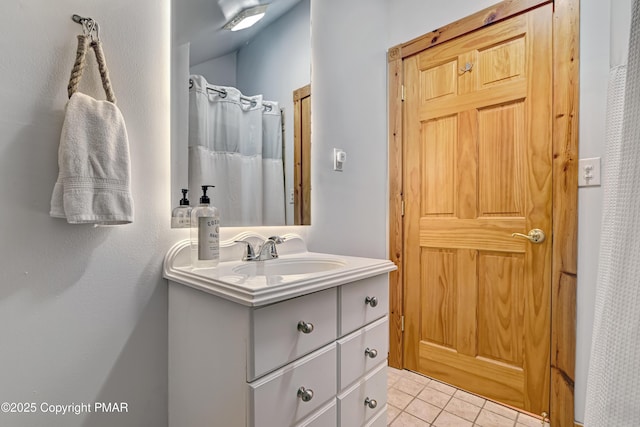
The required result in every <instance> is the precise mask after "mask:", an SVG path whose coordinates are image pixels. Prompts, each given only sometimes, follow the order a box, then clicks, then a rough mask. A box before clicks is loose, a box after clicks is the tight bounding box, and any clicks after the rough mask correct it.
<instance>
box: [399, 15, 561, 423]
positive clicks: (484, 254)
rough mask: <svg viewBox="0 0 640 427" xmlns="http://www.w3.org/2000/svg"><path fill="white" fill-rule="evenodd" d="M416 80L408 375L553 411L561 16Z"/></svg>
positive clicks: (407, 235) (531, 19) (406, 171)
mask: <svg viewBox="0 0 640 427" xmlns="http://www.w3.org/2000/svg"><path fill="white" fill-rule="evenodd" d="M404 78H405V83H404V84H405V88H406V95H405V103H404V120H405V122H404V137H405V139H404V141H405V143H404V148H403V150H404V153H403V157H404V165H403V182H404V184H403V186H404V200H405V206H406V209H405V221H404V248H405V262H404V271H405V276H404V277H405V279H404V283H405V294H404V295H405V296H404V304H405V336H404V357H405V360H404V364H405V367H406V368H408V369H411V370H415V371H418V372H421V373H424V374H426V375H429V376H431V377H433V378H436V379H440V380H442V381H445V382H447V383H450V384H454V385H456V386H459V387H461V388H464V389H466V390H469V391H471V392H474V393H478V394H480V395H483V396H486V397H488V398H491V399H494V400H498V401H501V402H504V403H506V404H509V405H512V406H515V407H518V408H522V409H524V410H526V411H529V412H532V413H536V414H540V413H542V412H543V411H546V412H548V410H549V381H550V350H549V348H550V312H551V310H550V283H551V244H552V239H551V230H552V228H551V213H552V211H551V207H552V206H551V200H552V154H551V153H552V117H551V112H552V105H551V101H552V5H551V4H548V5H546V6H542V7H539V8H536V9H534V10H531V11H529V12H527V13H526V14H521V15H518V16H516V17H513V18H510V19H508V20H506V21H502V22H500V23H497V24H495V25H492V26H489V27H486V28H482V29H479V30H477V31H475V32H472V33H469V34H467V35H465V36H462V37H459V38H457V39H454V40H451V41H448V42H445V43H443V44H441V45H438V46H435V47H433V48H430V49H426V50H424V51H422V52H420V53H418V54H415V55H413V56H410V57H408V58H406V59H405V60H404ZM535 228H537V229H541V230H543V231H544V232H545V233H546V234H547V236H546V240H544V241H543V242H541V243H532V242H530V241H529V240H527V239H525V238H522V237H512V233H522V234H527V233H528V232H529V230H532V229H535Z"/></svg>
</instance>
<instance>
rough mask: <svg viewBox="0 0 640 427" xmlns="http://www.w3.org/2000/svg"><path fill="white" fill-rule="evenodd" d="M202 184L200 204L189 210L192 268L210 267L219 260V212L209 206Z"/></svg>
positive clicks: (204, 186) (204, 187)
mask: <svg viewBox="0 0 640 427" xmlns="http://www.w3.org/2000/svg"><path fill="white" fill-rule="evenodd" d="M209 187H211V188H213V187H214V186H213V185H203V186H202V197H200V204H199V205H198V206H196V207H195V208H193V210H192V211H191V265H192V266H193V268H210V267H215V266H217V265H218V262H219V261H220V214H219V213H218V209H217V208H215V207H213V206H209V203H210V199H209V197H208V196H207V188H209Z"/></svg>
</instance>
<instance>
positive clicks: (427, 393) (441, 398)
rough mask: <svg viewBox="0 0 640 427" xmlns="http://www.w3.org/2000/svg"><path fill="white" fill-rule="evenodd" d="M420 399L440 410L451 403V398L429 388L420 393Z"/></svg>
mask: <svg viewBox="0 0 640 427" xmlns="http://www.w3.org/2000/svg"><path fill="white" fill-rule="evenodd" d="M418 399H420V400H424V401H425V402H428V403H431V404H432V405H435V406H437V407H438V408H444V407H445V406H447V403H449V400H451V396H449V395H448V394H445V393H443V392H441V391H438V390H435V389H432V388H430V387H428V386H427V387H425V388H424V390H422V391H421V392H420V394H419V395H418Z"/></svg>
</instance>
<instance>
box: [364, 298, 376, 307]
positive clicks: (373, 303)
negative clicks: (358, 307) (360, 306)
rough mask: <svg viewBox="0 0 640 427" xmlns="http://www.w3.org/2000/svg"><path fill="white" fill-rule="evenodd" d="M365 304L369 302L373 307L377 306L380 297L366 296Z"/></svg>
mask: <svg viewBox="0 0 640 427" xmlns="http://www.w3.org/2000/svg"><path fill="white" fill-rule="evenodd" d="M364 303H365V304H369V305H370V306H371V307H375V306H377V305H378V298H376V297H366V298H365V299H364Z"/></svg>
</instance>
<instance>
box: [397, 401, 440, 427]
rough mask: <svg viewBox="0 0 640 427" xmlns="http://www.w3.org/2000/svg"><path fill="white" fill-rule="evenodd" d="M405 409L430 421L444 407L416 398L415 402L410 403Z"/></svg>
mask: <svg viewBox="0 0 640 427" xmlns="http://www.w3.org/2000/svg"><path fill="white" fill-rule="evenodd" d="M405 411H406V412H408V413H410V414H411V415H413V416H415V417H418V418H420V419H421V420H423V421H426V422H428V423H430V422H433V420H435V418H436V417H437V416H438V414H439V413H440V411H442V409H441V408H438V407H437V406H433V405H432V404H430V403H427V402H424V401H422V400H420V399H415V400H414V401H413V402H411V403H409V406H407V408H406V409H405Z"/></svg>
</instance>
